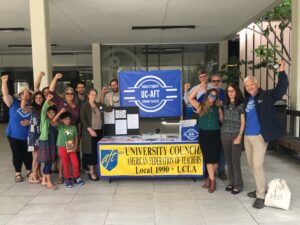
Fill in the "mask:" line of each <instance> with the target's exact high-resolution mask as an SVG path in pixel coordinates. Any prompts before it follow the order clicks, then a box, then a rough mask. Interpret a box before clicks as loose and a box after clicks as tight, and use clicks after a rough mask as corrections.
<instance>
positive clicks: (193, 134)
mask: <svg viewBox="0 0 300 225" xmlns="http://www.w3.org/2000/svg"><path fill="white" fill-rule="evenodd" d="M183 135H184V136H185V137H186V138H187V139H188V140H190V141H194V140H197V138H198V137H199V133H198V132H197V131H196V130H195V129H188V130H187V131H185V132H184V133H183Z"/></svg>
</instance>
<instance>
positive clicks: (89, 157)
mask: <svg viewBox="0 0 300 225" xmlns="http://www.w3.org/2000/svg"><path fill="white" fill-rule="evenodd" d="M95 132H96V134H97V137H91V139H92V149H91V153H90V154H84V156H85V160H86V163H87V165H90V166H94V165H97V153H98V151H97V144H98V141H99V140H100V139H101V138H102V135H103V132H102V130H95Z"/></svg>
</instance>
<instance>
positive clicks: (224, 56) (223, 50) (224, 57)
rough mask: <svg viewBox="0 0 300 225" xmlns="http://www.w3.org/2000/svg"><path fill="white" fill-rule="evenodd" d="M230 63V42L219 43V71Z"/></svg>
mask: <svg viewBox="0 0 300 225" xmlns="http://www.w3.org/2000/svg"><path fill="white" fill-rule="evenodd" d="M227 62H228V40H224V41H221V42H219V62H218V64H219V70H221V67H222V66H223V65H224V64H226V63H227Z"/></svg>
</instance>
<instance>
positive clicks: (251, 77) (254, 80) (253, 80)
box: [244, 75, 258, 84]
mask: <svg viewBox="0 0 300 225" xmlns="http://www.w3.org/2000/svg"><path fill="white" fill-rule="evenodd" d="M249 80H251V81H252V82H254V83H256V84H257V83H258V81H257V79H256V78H255V77H254V76H253V75H249V76H247V77H245V79H244V84H245V83H246V82H247V81H249Z"/></svg>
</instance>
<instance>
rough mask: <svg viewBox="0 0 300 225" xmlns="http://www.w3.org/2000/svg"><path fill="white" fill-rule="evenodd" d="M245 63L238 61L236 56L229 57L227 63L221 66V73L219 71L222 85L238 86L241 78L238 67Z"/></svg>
mask: <svg viewBox="0 0 300 225" xmlns="http://www.w3.org/2000/svg"><path fill="white" fill-rule="evenodd" d="M244 63H245V62H243V61H239V59H238V58H237V57H236V56H231V57H230V58H229V60H228V63H226V64H224V65H222V67H221V71H219V74H220V76H221V77H222V80H223V82H224V83H227V84H237V85H238V84H239V79H240V77H241V72H240V69H239V66H240V65H242V64H244Z"/></svg>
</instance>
